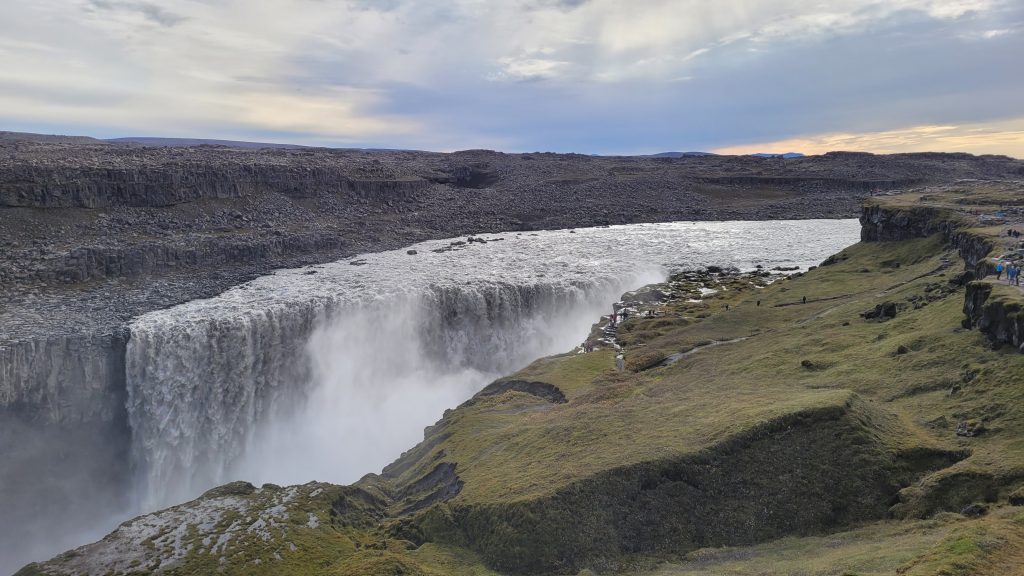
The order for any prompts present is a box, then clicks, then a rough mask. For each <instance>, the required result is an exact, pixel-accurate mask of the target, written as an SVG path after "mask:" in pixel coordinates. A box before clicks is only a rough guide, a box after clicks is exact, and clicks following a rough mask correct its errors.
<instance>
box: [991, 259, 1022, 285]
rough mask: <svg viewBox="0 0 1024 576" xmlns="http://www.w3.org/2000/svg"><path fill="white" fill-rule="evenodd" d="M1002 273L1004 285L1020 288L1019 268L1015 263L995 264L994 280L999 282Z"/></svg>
mask: <svg viewBox="0 0 1024 576" xmlns="http://www.w3.org/2000/svg"><path fill="white" fill-rule="evenodd" d="M1003 272H1006V283H1007V284H1013V285H1014V286H1020V266H1018V265H1017V264H1016V263H1015V262H1011V263H1009V264H1004V263H1002V262H997V263H996V280H1001V279H1002V277H1003Z"/></svg>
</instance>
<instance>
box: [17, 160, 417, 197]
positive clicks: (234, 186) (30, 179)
mask: <svg viewBox="0 0 1024 576" xmlns="http://www.w3.org/2000/svg"><path fill="white" fill-rule="evenodd" d="M139 164H140V165H139V166H128V167H113V168H99V167H53V166H49V165H37V164H30V165H15V166H9V167H4V168H0V206H25V207H34V208H69V207H79V208H105V207H110V206H133V207H161V206H173V205H175V204H181V203H184V202H190V201H194V200H199V199H204V198H205V199H216V198H239V197H242V196H246V195H252V194H256V193H257V192H274V193H278V194H283V195H285V196H289V197H294V198H312V197H315V196H316V195H317V194H319V193H331V194H341V195H348V196H354V197H358V198H372V199H378V200H395V199H404V198H407V197H409V195H411V194H414V193H416V192H418V191H422V190H424V189H425V188H426V187H427V186H428V185H429V184H430V183H429V182H428V181H427V180H424V179H422V178H417V177H413V176H404V177H401V176H395V177H392V178H383V177H382V178H353V177H351V176H350V174H349V173H348V171H347V170H345V169H344V167H343V166H335V167H323V168H320V167H316V168H309V167H303V166H301V165H299V164H285V165H273V164H270V165H258V164H257V165H246V164H243V163H241V162H220V163H217V164H206V163H196V164H192V165H190V164H184V165H170V166H159V165H156V166H149V165H144V164H143V163H142V162H139Z"/></svg>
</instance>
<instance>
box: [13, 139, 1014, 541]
mask: <svg viewBox="0 0 1024 576" xmlns="http://www.w3.org/2000/svg"><path fill="white" fill-rule="evenodd" d="M1021 174H1024V162H1021V161H1018V160H1013V159H1009V158H1005V157H995V156H985V157H975V156H970V155H964V154H908V155H892V156H873V155H869V154H859V153H857V154H854V153H833V154H827V155H824V156H818V157H805V158H788V159H784V158H756V157H722V156H699V157H681V158H650V157H594V156H584V155H572V154H548V153H532V154H502V153H497V152H491V151H483V150H477V151H465V152H456V153H451V154H440V153H427V152H409V151H361V150H332V149H315V148H301V149H235V148H229V147H223V146H193V147H173V146H171V147H166V146H165V147H148V146H144V145H138V144H131V143H107V142H101V141H96V140H92V139H88V138H77V137H73V138H68V137H39V136H34V135H22V134H11V133H0V291H2V292H0V293H2V294H3V298H2V299H0V453H3V454H5V464H4V465H3V466H2V467H0V486H3V490H4V494H3V498H2V499H0V508H2V509H0V516H5V517H24V515H25V514H34V515H37V516H48V515H54V516H56V515H59V516H60V517H62V518H64V519H66V520H67V521H68V522H69V523H70V522H74V521H81V519H82V518H89V517H90V515H91V514H94V513H95V511H96V510H97V509H117V508H118V507H119V506H123V505H124V504H125V501H127V500H128V499H130V497H131V495H129V494H120V495H119V496H117V497H116V498H115V499H114V501H109V502H108V501H96V500H95V499H93V500H89V499H81V498H76V497H75V491H74V490H69V487H73V486H74V485H75V484H76V479H77V478H89V479H90V482H91V481H94V480H95V479H96V478H102V479H104V480H103V481H104V482H108V483H109V484H110V485H122V484H123V483H124V482H125V478H126V475H127V474H128V471H127V470H126V469H125V467H124V465H123V462H125V461H126V458H125V457H124V453H125V451H126V450H127V440H126V437H125V436H126V435H125V430H126V426H127V424H126V422H125V418H126V416H125V414H124V409H123V407H124V405H125V394H126V392H125V386H124V381H123V380H124V353H125V339H126V335H125V333H124V326H125V323H126V322H128V321H129V320H130V319H132V318H134V317H136V316H138V315H139V314H141V313H144V312H147V311H150V310H154V309H159V308H164V307H167V306H171V305H174V304H178V303H181V302H184V301H188V300H192V299H196V298H202V297H208V296H212V295H214V294H217V293H219V292H221V291H223V290H225V289H226V288H228V287H230V286H233V285H235V284H238V283H240V282H242V281H245V280H248V279H250V278H252V277H254V276H257V275H260V274H263V273H266V272H268V271H270V270H272V269H274V268H279V267H295V266H301V265H304V264H309V263H314V262H323V261H328V260H334V259H338V258H343V257H347V256H351V255H354V254H358V253H363V252H369V251H377V250H383V249H390V248H398V247H401V246H405V245H408V244H410V243H413V242H416V241H419V240H424V239H428V238H438V237H451V236H456V235H460V234H472V233H476V232H481V231H502V230H530V229H544V228H571V227H580V226H590V225H604V224H618V223H634V222H649V221H668V220H686V219H698V220H709V219H774V218H812V217H813V218H821V217H851V216H854V215H856V214H859V213H860V205H861V203H862V201H863V199H864V198H865V197H866V196H868V195H871V194H876V193H882V192H886V191H889V190H895V189H905V188H919V189H924V188H926V187H935V186H953V183H955V182H958V181H961V180H963V179H971V180H985V181H998V180H1007V179H1015V178H1020V176H1021ZM953 187H954V188H955V186H953ZM940 220H941V219H940ZM928 226H931V225H926V226H925V227H924V228H922V231H924V232H927V231H934V229H933V227H928ZM915 233H917V231H916V230H915ZM905 234H909V233H905ZM897 236H899V233H897ZM879 239H886V238H882V237H881V236H880V237H879ZM993 321H994V320H993ZM1014 330H1016V329H1014ZM1004 331H1006V330H1004ZM1011 338H1012V336H1011ZM669 352H671V351H669ZM844 402H845V401H844ZM570 403H571V402H570ZM840 404H842V403H840ZM829 406H832V405H831V404H830V405H829ZM836 406H838V405H836ZM844 406H845V404H844ZM833 408H834V406H833ZM828 410H832V408H828V409H827V410H826V411H828ZM844 410H846V409H845V408H843V409H841V410H840V412H839V413H834V414H840V413H842V414H846V412H844ZM828 413H829V414H833V412H828ZM836 417H837V418H840V419H842V418H844V417H845V416H841V414H840V415H837V416H836ZM843 422H844V423H842V424H837V425H841V426H845V425H846V424H845V422H846V421H845V420H844V421H843ZM25 470H32V471H33V472H32V473H31V474H25V473H24V471H25ZM39 494H45V495H46V497H44V498H40V497H39ZM858 513H860V512H858ZM19 537H20V538H21V540H18V541H14V540H11V539H8V542H7V544H9V545H12V546H19V545H21V544H19V542H22V543H24V542H31V541H33V540H34V539H39V538H45V537H46V534H29V533H24V534H21V535H20V536H19Z"/></svg>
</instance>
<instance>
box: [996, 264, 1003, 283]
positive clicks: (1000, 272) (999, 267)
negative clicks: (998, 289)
mask: <svg viewBox="0 0 1024 576" xmlns="http://www.w3.org/2000/svg"><path fill="white" fill-rule="evenodd" d="M1002 275H1003V263H1002V262H996V280H999V278H1000V277H1002Z"/></svg>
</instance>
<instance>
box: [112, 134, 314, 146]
mask: <svg viewBox="0 0 1024 576" xmlns="http://www.w3.org/2000/svg"><path fill="white" fill-rule="evenodd" d="M104 141H105V142H119V143H128V144H142V145H144V146H167V147H172V148H177V147H187V146H203V145H212V146H228V147H230V148H307V146H300V145H298V144H274V143H271V142H245V141H241V140H213V139H209V138H159V137H151V136H128V137H125V138H107V139H106V140H104Z"/></svg>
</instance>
